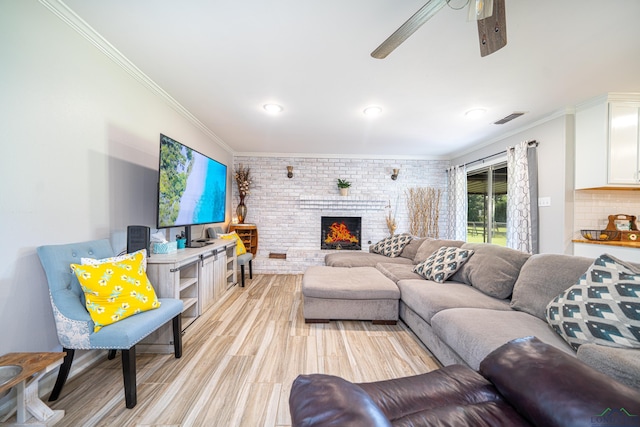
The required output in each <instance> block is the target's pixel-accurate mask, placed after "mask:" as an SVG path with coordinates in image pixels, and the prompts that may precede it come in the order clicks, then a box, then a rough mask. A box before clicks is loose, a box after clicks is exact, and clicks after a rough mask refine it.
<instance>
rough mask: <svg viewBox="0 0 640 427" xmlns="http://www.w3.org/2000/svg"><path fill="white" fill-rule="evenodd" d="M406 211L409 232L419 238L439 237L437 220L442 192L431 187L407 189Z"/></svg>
mask: <svg viewBox="0 0 640 427" xmlns="http://www.w3.org/2000/svg"><path fill="white" fill-rule="evenodd" d="M406 194H407V211H408V213H409V232H410V233H411V234H412V235H414V236H420V237H432V238H438V237H440V230H439V229H438V220H439V218H440V198H441V197H442V190H440V189H435V188H431V187H418V188H409V189H408V190H407V191H406Z"/></svg>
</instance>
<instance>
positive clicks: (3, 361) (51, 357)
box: [0, 352, 66, 392]
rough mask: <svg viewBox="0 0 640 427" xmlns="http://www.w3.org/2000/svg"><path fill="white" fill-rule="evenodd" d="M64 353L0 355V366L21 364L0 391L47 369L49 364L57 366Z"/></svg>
mask: <svg viewBox="0 0 640 427" xmlns="http://www.w3.org/2000/svg"><path fill="white" fill-rule="evenodd" d="M65 355H66V353H64V352H60V353H8V354H5V355H4V356H2V357H0V366H6V365H18V366H22V372H20V373H19V374H18V375H17V376H16V377H15V378H14V379H12V380H11V381H9V382H8V383H6V384H5V385H3V386H2V387H0V392H2V391H4V390H8V389H10V388H11V387H14V386H15V385H17V384H19V383H20V382H21V381H24V380H26V379H27V378H29V377H31V376H32V375H33V374H36V373H38V372H40V371H43V370H45V369H47V368H48V367H50V366H52V365H53V366H57V365H59V364H60V363H62V359H64V356H65Z"/></svg>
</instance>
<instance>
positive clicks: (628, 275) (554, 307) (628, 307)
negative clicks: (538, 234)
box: [546, 254, 640, 350]
mask: <svg viewBox="0 0 640 427" xmlns="http://www.w3.org/2000/svg"><path fill="white" fill-rule="evenodd" d="M546 315H547V322H548V323H549V325H550V326H551V327H552V328H553V329H554V330H555V331H556V332H557V333H558V334H559V335H560V336H561V337H562V338H563V339H564V340H565V341H567V342H568V343H569V344H570V345H571V347H573V348H574V349H576V350H577V349H578V347H580V345H582V344H585V343H595V344H600V345H605V346H609V347H631V348H640V269H638V268H636V267H634V266H632V265H630V264H628V263H625V262H623V261H620V260H618V259H616V258H614V257H612V256H610V255H607V254H604V255H601V256H599V257H598V258H597V259H596V260H595V261H594V263H593V264H592V265H591V267H589V269H588V270H587V272H586V273H585V274H584V275H582V277H581V278H580V280H579V281H578V283H577V284H575V285H573V286H571V287H570V288H569V289H567V290H566V291H564V292H562V293H561V294H560V295H558V296H557V297H556V298H554V300H553V301H551V302H550V303H549V305H547V310H546Z"/></svg>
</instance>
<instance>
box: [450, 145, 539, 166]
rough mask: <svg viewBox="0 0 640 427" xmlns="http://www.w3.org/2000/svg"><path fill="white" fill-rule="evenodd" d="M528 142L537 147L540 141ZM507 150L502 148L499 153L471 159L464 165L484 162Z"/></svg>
mask: <svg viewBox="0 0 640 427" xmlns="http://www.w3.org/2000/svg"><path fill="white" fill-rule="evenodd" d="M527 144H528V146H529V147H537V146H538V144H539V143H538V141H536V140H535V139H534V140H531V141H527ZM510 148H513V147H510ZM506 152H507V150H502V151H500V152H498V153H494V154H489V155H488V156H484V157H482V158H480V159H477V160H473V161H471V162H467V163H464V164H463V165H462V166H464V167H467V166H469V165H472V164H474V163H478V162H484V161H485V160H487V159H490V158H492V157H496V156H501V155H503V154H506Z"/></svg>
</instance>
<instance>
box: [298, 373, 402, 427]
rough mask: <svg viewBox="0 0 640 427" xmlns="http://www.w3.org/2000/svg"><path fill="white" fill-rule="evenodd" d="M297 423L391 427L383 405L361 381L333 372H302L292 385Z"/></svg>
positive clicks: (306, 426) (308, 425)
mask: <svg viewBox="0 0 640 427" xmlns="http://www.w3.org/2000/svg"><path fill="white" fill-rule="evenodd" d="M289 410H290V412H291V425H292V426H293V427H302V426H305V427H311V426H313V427H324V426H352V427H390V426H391V423H390V422H389V420H387V418H386V417H385V416H384V414H383V413H382V411H381V410H380V408H378V407H377V406H376V404H375V403H374V402H373V401H372V400H371V398H370V397H369V396H368V395H367V393H365V392H364V390H362V389H361V388H360V387H358V386H357V385H355V384H353V383H351V382H349V381H346V380H344V379H342V378H339V377H335V376H333V375H323V374H312V375H300V376H298V377H297V378H296V379H295V381H294V382H293V385H292V386H291V394H290V395H289Z"/></svg>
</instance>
